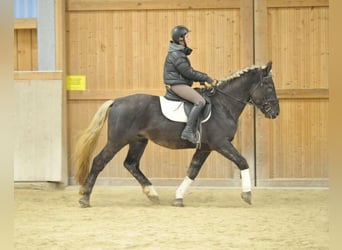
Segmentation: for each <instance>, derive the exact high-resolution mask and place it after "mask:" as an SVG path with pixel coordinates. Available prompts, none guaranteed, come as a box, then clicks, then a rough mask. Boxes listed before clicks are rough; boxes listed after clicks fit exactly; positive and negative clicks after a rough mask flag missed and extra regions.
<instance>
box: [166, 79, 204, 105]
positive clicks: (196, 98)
mask: <svg viewBox="0 0 342 250" xmlns="http://www.w3.org/2000/svg"><path fill="white" fill-rule="evenodd" d="M171 90H172V91H173V92H175V93H176V95H178V96H179V97H181V98H183V99H185V100H188V101H189V102H192V103H194V104H195V103H199V102H201V103H203V104H205V100H204V98H203V97H202V96H201V95H200V94H199V93H197V91H196V90H194V89H193V88H191V87H190V86H189V85H185V84H180V85H172V86H171Z"/></svg>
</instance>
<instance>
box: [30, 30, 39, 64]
mask: <svg viewBox="0 0 342 250" xmlns="http://www.w3.org/2000/svg"><path fill="white" fill-rule="evenodd" d="M31 65H32V66H31V70H32V71H37V70H38V48H37V30H36V29H33V30H31Z"/></svg>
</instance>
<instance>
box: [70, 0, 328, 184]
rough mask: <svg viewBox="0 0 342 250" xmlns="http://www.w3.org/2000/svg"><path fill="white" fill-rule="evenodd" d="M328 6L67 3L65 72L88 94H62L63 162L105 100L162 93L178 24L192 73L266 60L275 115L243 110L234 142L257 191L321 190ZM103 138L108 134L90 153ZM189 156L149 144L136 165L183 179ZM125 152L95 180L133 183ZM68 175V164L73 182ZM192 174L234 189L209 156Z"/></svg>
mask: <svg viewBox="0 0 342 250" xmlns="http://www.w3.org/2000/svg"><path fill="white" fill-rule="evenodd" d="M253 7H254V10H253ZM328 8H329V2H328V0H293V1H287V0H258V1H256V0H255V1H253V0H234V1H219V0H214V1H208V0H198V1H195V0H190V1H181V0H174V1H155V0H142V1H121V0H111V1H95V0H69V1H67V6H66V32H67V41H66V47H67V48H66V49H67V57H66V58H67V74H68V75H85V76H86V79H87V90H86V91H69V92H68V143H69V147H68V148H69V155H70V156H71V154H72V151H73V148H74V145H75V141H76V137H77V135H78V134H79V133H80V131H81V130H83V129H84V128H85V127H86V126H87V125H88V124H89V121H90V119H91V118H92V116H93V114H94V113H95V111H96V110H97V108H98V107H99V105H100V104H101V103H102V102H103V101H105V100H108V99H113V98H116V97H119V96H124V95H128V94H133V93H137V92H139V93H150V94H155V95H162V94H164V85H163V79H162V72H163V63H164V58H165V55H166V52H167V46H168V41H169V39H170V30H171V28H172V27H173V26H175V25H178V24H184V25H186V26H188V27H190V28H191V30H192V46H191V47H192V48H193V49H194V52H193V54H192V55H191V61H192V64H193V66H194V67H195V68H196V69H199V70H202V71H204V72H207V73H208V74H209V75H211V76H213V77H215V78H223V77H225V76H227V75H228V74H230V73H231V72H233V71H235V70H237V69H240V68H242V67H245V66H247V65H251V64H253V63H256V64H259V65H260V64H264V63H266V62H267V61H268V60H270V59H271V60H272V61H273V74H274V80H275V83H276V88H277V92H278V96H279V98H280V106H281V112H280V116H279V117H278V118H277V119H276V120H267V119H265V118H264V117H263V116H262V115H261V113H260V112H259V111H257V112H256V115H255V116H254V112H253V109H252V108H250V107H248V108H247V109H246V110H245V111H244V113H243V116H242V119H241V120H240V123H239V126H240V128H239V131H238V133H237V136H236V138H235V140H234V144H235V145H236V146H237V147H238V148H239V150H240V151H241V152H242V153H243V155H244V156H245V157H246V158H247V161H248V163H249V164H250V167H251V170H252V173H253V174H255V180H256V182H257V185H259V186H272V185H294V186H301V185H304V186H317V185H327V177H328V173H327V170H328V159H327V156H328V154H327V143H328V142H327V139H326V138H327V136H326V134H327V114H328V101H329V83H328V55H329V50H328V22H329V17H328ZM253 11H254V13H253ZM253 18H254V19H253ZM253 32H254V33H253ZM254 126H255V127H254ZM254 129H255V131H256V134H255V135H254ZM105 135H106V129H104V130H103V134H102V135H101V138H100V141H99V147H98V149H97V151H98V150H100V149H101V147H102V146H103V145H104V143H105ZM192 153H193V150H188V151H173V150H168V149H164V148H161V147H159V146H156V145H154V144H153V143H150V144H149V145H148V148H147V150H146V153H145V155H144V157H143V159H142V162H141V166H142V169H143V170H144V171H145V173H146V174H147V176H149V177H152V178H167V179H170V178H171V179H172V178H182V177H184V175H185V173H186V169H187V166H188V164H189V162H190V159H191V156H192ZM125 154H126V149H124V150H123V151H122V152H120V153H119V154H118V155H117V156H116V157H115V158H114V160H112V161H111V162H110V164H109V166H107V167H106V169H105V170H104V172H103V173H101V176H100V181H101V180H107V181H108V180H112V179H113V178H114V179H115V178H131V176H130V174H129V173H128V172H127V171H126V170H125V169H124V168H123V167H122V162H123V160H124V158H125ZM74 174H75V168H74V166H73V164H72V161H71V160H69V176H70V177H71V182H73V180H72V177H73V176H74ZM199 177H200V178H201V179H211V178H214V179H215V181H220V180H224V182H223V183H233V185H235V184H237V185H239V172H238V171H237V169H236V168H235V166H234V165H233V164H231V163H230V162H229V161H228V160H226V159H223V157H221V156H220V155H218V154H216V153H214V154H213V155H211V156H210V158H209V159H208V161H207V162H206V164H205V166H204V167H203V170H202V171H201V174H200V176H199Z"/></svg>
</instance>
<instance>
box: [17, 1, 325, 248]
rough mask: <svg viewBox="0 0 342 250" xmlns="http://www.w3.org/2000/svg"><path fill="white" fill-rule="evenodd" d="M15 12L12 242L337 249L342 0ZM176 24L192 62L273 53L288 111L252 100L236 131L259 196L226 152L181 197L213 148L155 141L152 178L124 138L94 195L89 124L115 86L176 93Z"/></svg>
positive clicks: (231, 67) (210, 65)
mask: <svg viewBox="0 0 342 250" xmlns="http://www.w3.org/2000/svg"><path fill="white" fill-rule="evenodd" d="M14 17H15V20H14V52H15V54H14V69H15V72H14V79H15V81H14V84H15V86H14V88H15V98H16V101H17V102H19V101H20V103H21V104H23V105H17V106H16V110H15V111H16V114H17V117H16V123H17V126H18V127H19V128H18V129H17V130H16V131H17V132H16V134H15V152H14V181H15V184H14V187H15V189H14V201H15V207H14V208H15V211H14V217H15V218H14V247H15V249H58V250H59V249H68V250H69V249H89V250H93V249H101V250H102V249H105V250H107V249H108V250H109V249H134V250H140V249H144V250H145V249H148V250H150V249H163V250H164V249H170V250H174V249H186V250H189V249H196V250H198V249H203V250H204V249H205V250H207V249H218V250H221V249H229V250H230V249H239V250H240V249H242V250H244V249H257V250H259V249H260V250H265V249H266V250H268V249H277V250H278V249H286V250H288V249H290V250H299V249H307V250H313V249H320V250H323V249H329V213H328V194H329V179H328V168H329V166H328V141H327V137H328V136H327V134H328V105H329V78H328V70H329V69H328V58H329V39H328V38H329V33H328V27H329V0H293V1H287V0H232V1H221V0H173V1H167V0H159V1H157V0H139V1H138V0H137V1H136V0H129V1H127V0H106V1H105V0H15V1H14ZM177 25H185V26H186V27H188V28H190V30H191V48H192V49H193V52H192V54H191V55H190V56H189V58H190V60H191V65H192V67H193V68H194V69H196V70H199V71H201V72H205V73H207V74H208V75H209V76H212V77H214V78H215V79H218V80H223V79H229V77H230V76H231V75H234V76H236V75H238V74H236V72H244V71H243V70H242V69H250V68H253V67H256V66H257V65H258V66H260V67H262V66H263V65H266V64H267V63H268V62H269V61H272V71H271V73H270V75H269V76H268V77H272V79H273V81H274V86H275V90H276V96H277V99H278V100H277V101H278V102H279V107H280V112H279V115H278V116H277V117H276V118H275V119H267V118H266V117H265V115H264V113H263V112H261V111H260V110H259V108H258V107H257V106H256V105H254V104H253V102H251V103H252V105H246V107H245V108H244V109H243V111H242V113H241V116H240V118H239V121H238V129H237V131H236V134H235V136H234V139H233V141H232V144H233V146H234V147H235V148H236V150H237V151H238V152H240V153H241V155H242V156H243V157H244V158H245V159H246V161H247V163H248V166H249V171H250V177H248V179H249V180H250V183H251V193H252V200H251V204H248V202H245V201H244V199H241V198H242V196H243V195H242V194H243V193H244V192H245V191H244V186H243V185H244V184H243V183H244V182H243V181H242V179H243V178H244V176H243V175H242V171H240V169H239V168H238V167H237V165H236V164H235V163H233V162H232V161H230V160H229V159H227V158H226V157H224V154H223V153H222V152H220V153H218V152H216V151H213V152H211V154H210V155H209V157H208V158H207V159H206V160H205V162H204V164H203V166H202V168H201V170H200V172H199V174H198V176H197V178H196V179H195V180H194V181H193V182H192V183H191V186H189V187H188V189H187V191H186V193H185V194H184V200H183V201H184V204H182V205H184V206H175V204H174V200H175V197H176V193H177V192H178V191H179V189H180V185H181V184H182V183H184V181H183V180H185V177H186V176H187V173H188V172H187V171H188V168H189V166H190V163H191V162H192V158H193V155H194V153H195V151H197V150H201V148H198V149H197V150H196V149H194V148H190V149H170V148H166V147H162V146H159V145H157V143H154V142H153V141H151V140H150V141H149V143H148V144H147V146H146V148H145V151H144V154H143V156H142V157H141V160H140V165H139V164H138V167H140V170H141V171H142V172H143V173H144V174H145V176H146V177H147V178H149V179H150V181H151V182H152V184H153V186H149V187H148V188H146V187H144V188H142V187H141V185H140V184H139V182H138V181H137V180H136V179H135V178H134V177H133V176H132V174H131V171H127V169H126V167H127V166H126V164H125V166H124V162H125V163H126V162H127V159H126V155H127V154H128V155H130V153H129V152H131V148H129V147H128V146H124V147H123V148H122V150H120V151H119V152H118V153H117V154H116V155H115V157H114V158H113V159H112V160H111V161H109V163H108V164H107V165H106V166H105V168H104V169H103V171H102V172H100V174H99V175H98V176H97V179H96V183H95V185H94V188H93V189H92V193H91V197H90V204H89V205H90V206H86V207H85V206H84V203H82V202H80V199H81V200H82V199H83V198H84V197H85V193H84V192H85V191H84V190H85V189H84V186H81V185H80V184H79V183H78V182H77V178H76V177H77V174H78V167H77V164H76V162H77V154H75V149H76V147H77V141H78V139H79V138H80V135H81V134H82V132H83V131H84V130H85V129H86V128H87V127H88V125H89V124H90V123H91V121H92V119H93V117H94V115H95V113H96V112H97V111H98V110H99V108H100V107H101V105H102V104H103V103H105V102H106V101H108V100H113V99H117V98H121V97H126V96H130V95H133V94H148V95H155V96H163V95H165V84H164V81H163V69H164V61H165V56H166V54H167V52H168V46H169V43H170V39H171V33H170V32H171V30H172V28H173V27H175V26H177ZM247 71H248V70H247ZM234 73H235V74H234ZM241 74H243V73H241ZM261 84H262V81H261ZM193 87H200V84H199V83H194V85H193ZM252 94H253V93H252V92H251V95H252ZM227 98H230V96H227ZM251 98H252V96H251ZM245 104H247V103H245ZM128 115H129V114H128ZM150 115H152V114H150ZM153 115H154V114H153ZM156 115H158V114H156ZM210 119H212V118H210ZM209 121H210V120H209ZM108 127H109V126H107V124H106V123H105V124H104V126H103V128H102V130H101V133H100V135H99V138H98V141H97V145H96V147H95V149H94V153H93V154H88V155H89V156H90V162H89V164H88V165H89V169H90V167H91V164H92V160H93V158H94V157H95V156H96V155H98V154H99V153H100V152H101V150H102V149H103V147H104V146H105V145H106V142H107V134H108V131H107V129H108ZM131 127H132V126H131V125H129V126H127V129H126V130H127V131H128V132H130V128H131ZM203 127H205V123H204V125H203ZM227 129H228V128H227ZM164 133H165V134H167V133H170V131H168V130H167V129H165V132H164ZM222 133H224V131H222ZM222 136H224V134H222ZM130 146H131V145H130ZM202 146H203V145H202ZM203 147H205V145H204V146H203ZM132 157H136V158H139V157H140V156H135V155H132ZM194 158H195V157H194ZM195 161H196V159H195ZM195 161H193V162H195ZM87 171H88V170H87ZM89 179H91V178H89ZM89 179H88V181H89ZM82 192H83V193H82ZM80 193H81V195H80ZM82 194H83V196H82ZM151 194H152V197H151ZM81 197H83V198H81ZM153 197H154V198H155V197H157V198H158V200H156V199H153Z"/></svg>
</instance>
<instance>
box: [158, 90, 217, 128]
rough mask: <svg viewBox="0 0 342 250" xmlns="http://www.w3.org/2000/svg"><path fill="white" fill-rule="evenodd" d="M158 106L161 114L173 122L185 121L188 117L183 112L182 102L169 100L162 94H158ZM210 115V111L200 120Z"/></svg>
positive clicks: (207, 118)
mask: <svg viewBox="0 0 342 250" xmlns="http://www.w3.org/2000/svg"><path fill="white" fill-rule="evenodd" d="M159 98H160V107H161V110H162V113H163V115H164V116H165V117H166V118H167V119H169V120H171V121H175V122H187V121H188V117H187V116H186V114H185V111H184V102H178V101H170V100H168V99H166V98H165V97H164V96H160V97H159ZM210 116H211V112H210V113H209V115H208V116H207V117H206V118H205V119H204V120H203V121H202V123H204V122H206V121H208V120H209V118H210Z"/></svg>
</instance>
